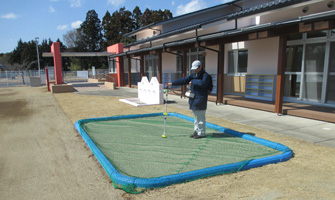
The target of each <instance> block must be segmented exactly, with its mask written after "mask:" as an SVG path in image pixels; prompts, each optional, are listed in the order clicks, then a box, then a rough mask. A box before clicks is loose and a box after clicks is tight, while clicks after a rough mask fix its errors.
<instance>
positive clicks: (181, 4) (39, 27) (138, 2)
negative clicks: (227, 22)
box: [0, 0, 231, 53]
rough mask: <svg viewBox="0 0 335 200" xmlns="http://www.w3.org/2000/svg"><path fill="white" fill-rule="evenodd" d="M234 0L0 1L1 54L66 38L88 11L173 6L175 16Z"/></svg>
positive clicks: (111, 11) (103, 13)
mask: <svg viewBox="0 0 335 200" xmlns="http://www.w3.org/2000/svg"><path fill="white" fill-rule="evenodd" d="M229 1H231V0H0V53H8V52H11V51H13V50H14V49H15V48H16V46H17V42H18V41H19V40H20V39H22V41H23V42H29V41H31V40H35V38H36V37H38V38H39V41H40V42H39V43H41V41H42V40H44V39H49V38H50V39H51V40H52V41H56V40H57V39H60V40H61V41H63V35H64V34H66V33H67V32H68V31H70V30H73V29H75V28H78V27H79V26H80V24H81V23H82V22H83V21H85V18H86V13H87V12H88V11H89V10H92V9H94V10H95V11H96V12H97V14H98V17H99V19H100V20H102V18H103V17H104V16H105V14H106V11H109V12H110V13H111V14H112V13H113V12H114V11H116V10H119V9H120V8H121V7H125V8H126V9H127V10H129V11H131V12H132V11H133V9H134V8H135V7H136V6H139V7H140V9H141V11H142V13H143V12H144V11H145V9H146V8H149V9H151V10H159V9H161V10H164V9H169V10H170V11H171V12H172V14H173V16H174V17H176V16H180V15H183V14H186V13H190V12H194V11H197V10H201V9H205V8H209V7H212V6H216V5H219V4H222V3H226V2H229Z"/></svg>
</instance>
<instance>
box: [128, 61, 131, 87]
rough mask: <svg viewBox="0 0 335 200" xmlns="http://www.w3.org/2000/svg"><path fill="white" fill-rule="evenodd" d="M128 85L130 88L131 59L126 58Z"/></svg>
mask: <svg viewBox="0 0 335 200" xmlns="http://www.w3.org/2000/svg"><path fill="white" fill-rule="evenodd" d="M128 85H129V87H131V58H130V57H128Z"/></svg>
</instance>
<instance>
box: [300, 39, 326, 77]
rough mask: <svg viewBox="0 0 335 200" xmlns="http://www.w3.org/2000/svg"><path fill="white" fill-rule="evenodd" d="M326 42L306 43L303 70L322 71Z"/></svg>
mask: <svg viewBox="0 0 335 200" xmlns="http://www.w3.org/2000/svg"><path fill="white" fill-rule="evenodd" d="M325 51H326V44H325V43H319V44H308V45H306V59H305V72H323V70H324V61H325Z"/></svg>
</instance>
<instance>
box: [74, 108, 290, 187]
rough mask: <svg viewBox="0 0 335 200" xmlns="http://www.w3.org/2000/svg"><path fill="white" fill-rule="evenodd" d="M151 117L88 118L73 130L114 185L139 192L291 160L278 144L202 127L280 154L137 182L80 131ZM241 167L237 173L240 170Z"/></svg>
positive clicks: (77, 124) (143, 179) (212, 127)
mask: <svg viewBox="0 0 335 200" xmlns="http://www.w3.org/2000/svg"><path fill="white" fill-rule="evenodd" d="M155 116H163V113H150V114H138V115H123V116H112V117H101V118H91V119H81V120H78V121H77V122H76V123H75V128H76V129H77V130H78V132H79V133H80V135H81V136H82V138H83V139H84V141H85V142H86V144H87V145H88V146H89V148H90V149H91V151H92V152H93V153H94V155H95V157H96V158H97V159H98V160H99V162H100V164H101V165H102V166H103V168H104V169H105V170H106V172H107V174H108V175H109V177H110V178H111V179H112V180H113V181H115V182H116V183H118V184H121V185H135V186H136V187H141V188H158V187H165V186H168V185H172V184H176V183H182V182H187V181H191V180H195V179H199V178H202V177H208V176H212V175H217V174H223V173H226V172H231V171H238V170H246V169H250V168H255V167H260V166H263V165H266V164H273V163H278V162H284V161H287V160H289V159H290V158H291V157H292V156H293V151H292V150H291V149H290V148H289V147H287V146H285V145H282V144H279V143H275V142H272V141H269V140H265V139H262V138H258V137H255V136H251V135H248V134H243V133H240V132H238V131H234V130H232V129H227V128H224V127H221V126H218V125H215V124H212V123H208V122H207V123H206V127H208V128H211V129H214V130H217V131H220V132H223V133H228V134H231V135H234V136H236V137H240V138H242V139H245V140H249V141H252V142H255V143H258V144H261V145H264V146H267V147H270V148H273V149H276V150H279V151H281V152H282V154H279V155H274V156H269V157H264V158H258V159H253V160H251V161H249V162H247V163H245V162H238V163H231V164H226V165H220V166H216V167H209V168H205V169H200V170H195V171H190V172H184V173H180V174H174V175H168V176H162V177H157V178H137V177H129V176H125V175H123V174H121V173H119V172H118V170H117V169H115V167H114V166H113V165H112V164H111V163H110V162H109V160H108V159H107V158H106V157H105V155H104V154H103V153H102V152H101V151H100V149H99V148H98V147H97V146H96V145H95V143H94V142H93V141H92V139H91V138H90V137H89V136H88V134H87V133H86V132H85V130H84V129H83V128H82V127H81V125H82V124H85V123H88V122H92V121H109V120H118V119H132V118H142V117H155ZM168 116H174V117H179V118H181V119H185V120H187V121H190V122H193V120H194V119H193V118H192V117H188V116H185V115H182V114H179V113H168ZM241 166H243V167H242V168H241V169H240V167H241Z"/></svg>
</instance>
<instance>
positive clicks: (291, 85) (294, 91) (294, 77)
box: [284, 74, 301, 98]
mask: <svg viewBox="0 0 335 200" xmlns="http://www.w3.org/2000/svg"><path fill="white" fill-rule="evenodd" d="M300 81H301V75H300V74H286V75H285V86H284V96H286V97H294V98H299V94H300Z"/></svg>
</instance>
